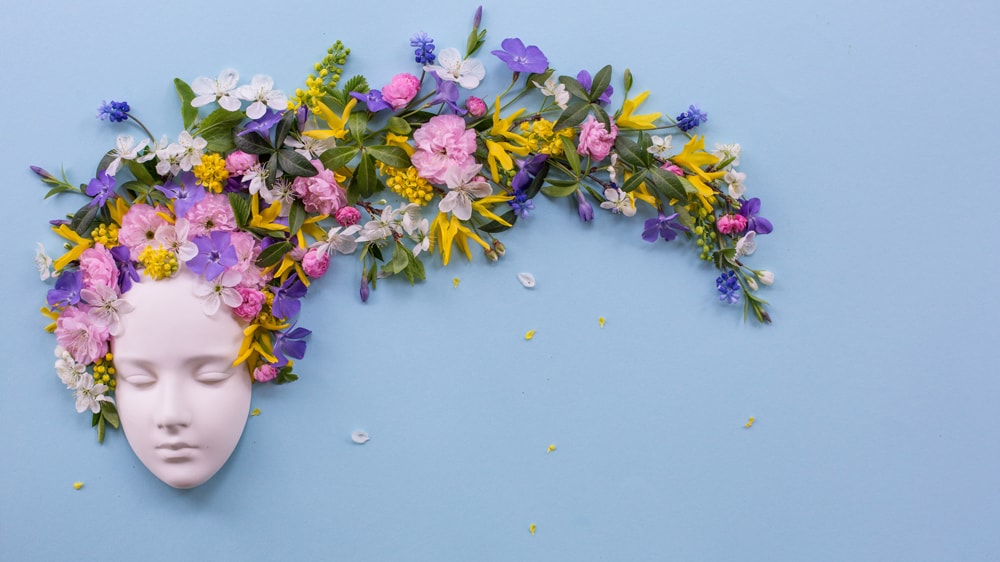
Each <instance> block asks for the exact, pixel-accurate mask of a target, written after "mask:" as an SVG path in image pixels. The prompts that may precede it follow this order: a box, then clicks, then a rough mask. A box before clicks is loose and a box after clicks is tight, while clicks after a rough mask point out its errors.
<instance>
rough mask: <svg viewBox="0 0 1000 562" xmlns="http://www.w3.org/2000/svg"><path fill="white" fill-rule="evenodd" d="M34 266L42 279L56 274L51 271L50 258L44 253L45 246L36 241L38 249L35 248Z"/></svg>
mask: <svg viewBox="0 0 1000 562" xmlns="http://www.w3.org/2000/svg"><path fill="white" fill-rule="evenodd" d="M35 268H36V269H38V277H40V278H41V280H42V281H45V280H46V279H48V278H49V277H55V276H56V275H55V274H53V273H52V258H50V257H49V256H48V254H46V253H45V246H43V245H42V243H41V242H38V249H37V250H35Z"/></svg>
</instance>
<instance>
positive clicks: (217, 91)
mask: <svg viewBox="0 0 1000 562" xmlns="http://www.w3.org/2000/svg"><path fill="white" fill-rule="evenodd" d="M239 81H240V75H239V74H238V73H237V72H236V71H235V70H233V69H226V70H223V71H222V72H220V73H219V77H218V78H216V79H215V80H212V79H211V78H206V77H204V76H202V77H200V78H195V80H194V82H191V90H193V91H194V93H195V94H198V97H196V98H194V99H193V100H191V105H192V107H201V106H203V105H208V104H210V103H212V102H213V101H218V102H219V106H221V107H222V109H225V110H226V111H236V110H238V109H239V108H240V105H242V104H241V103H240V100H239V98H237V97H236V95H235V93H236V92H235V89H236V85H237V84H238V83H239Z"/></svg>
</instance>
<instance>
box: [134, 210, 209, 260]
mask: <svg viewBox="0 0 1000 562" xmlns="http://www.w3.org/2000/svg"><path fill="white" fill-rule="evenodd" d="M228 204H229V200H228V199H227V200H226V205H228ZM166 212H167V210H166V209H164V208H163V207H160V206H156V207H155V208H154V207H150V206H149V205H147V204H145V203H136V204H135V205H132V207H131V208H129V210H128V212H127V213H125V215H124V216H122V227H121V228H119V229H118V242H119V243H121V244H124V245H125V246H127V247H128V250H129V255H130V256H131V258H132V259H137V258H138V257H139V253H140V252H142V251H143V250H144V249H146V246H149V245H150V244H151V243H152V242H154V238H155V237H156V229H157V228H160V227H161V226H163V225H165V224H167V220H166V219H164V218H163V217H161V216H160V215H158V214H157V213H166ZM157 244H159V243H157Z"/></svg>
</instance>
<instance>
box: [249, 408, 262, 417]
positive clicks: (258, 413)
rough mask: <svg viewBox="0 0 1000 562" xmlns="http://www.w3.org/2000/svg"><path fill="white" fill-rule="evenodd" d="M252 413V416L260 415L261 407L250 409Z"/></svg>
mask: <svg viewBox="0 0 1000 562" xmlns="http://www.w3.org/2000/svg"><path fill="white" fill-rule="evenodd" d="M250 415H251V416H259V415H260V408H254V409H253V410H251V411H250Z"/></svg>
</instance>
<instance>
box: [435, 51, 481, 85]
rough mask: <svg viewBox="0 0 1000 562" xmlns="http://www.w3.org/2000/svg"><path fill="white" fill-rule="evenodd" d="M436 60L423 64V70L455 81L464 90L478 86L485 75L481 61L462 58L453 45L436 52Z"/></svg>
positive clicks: (449, 80)
mask: <svg viewBox="0 0 1000 562" xmlns="http://www.w3.org/2000/svg"><path fill="white" fill-rule="evenodd" d="M437 62H438V64H429V65H427V66H425V67H424V70H426V71H427V72H433V73H434V74H436V75H437V77H438V78H440V79H442V80H447V81H448V82H457V83H458V85H459V86H461V87H463V88H465V89H466V90H471V89H473V88H475V87H476V86H479V82H481V81H482V79H483V78H485V77H486V68H485V67H484V66H483V63H481V62H479V61H477V60H476V59H465V58H462V55H461V53H459V52H458V49H456V48H454V47H448V48H447V49H444V50H442V51H441V52H440V53H438V57H437Z"/></svg>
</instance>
